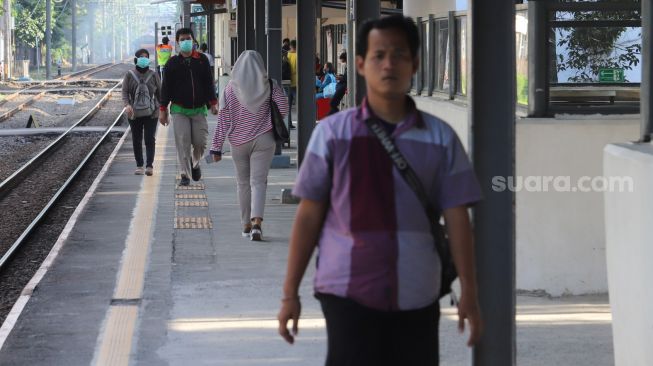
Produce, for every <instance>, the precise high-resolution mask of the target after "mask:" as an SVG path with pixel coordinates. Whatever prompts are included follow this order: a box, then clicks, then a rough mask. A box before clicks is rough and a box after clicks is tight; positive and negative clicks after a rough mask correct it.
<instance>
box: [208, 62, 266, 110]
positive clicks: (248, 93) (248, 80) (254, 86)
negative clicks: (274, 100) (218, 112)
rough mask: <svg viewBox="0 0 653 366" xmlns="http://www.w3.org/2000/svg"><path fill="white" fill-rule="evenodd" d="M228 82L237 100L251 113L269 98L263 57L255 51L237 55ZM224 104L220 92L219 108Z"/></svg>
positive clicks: (223, 98)
mask: <svg viewBox="0 0 653 366" xmlns="http://www.w3.org/2000/svg"><path fill="white" fill-rule="evenodd" d="M230 83H231V88H232V89H233V91H234V93H235V94H236V98H237V99H238V101H239V102H240V103H241V104H242V105H243V106H245V108H247V110H248V111H250V112H251V113H256V112H258V110H259V109H260V108H261V106H262V105H263V103H265V101H266V100H268V99H269V98H270V84H269V83H268V72H267V71H266V70H265V65H264V64H263V57H261V54H260V53H258V52H256V51H252V50H248V51H244V52H243V53H242V54H241V55H240V57H238V60H236V63H235V64H234V68H233V70H232V71H231V81H230ZM225 104H226V99H225V97H224V93H222V95H221V97H220V108H222V107H224V105H225Z"/></svg>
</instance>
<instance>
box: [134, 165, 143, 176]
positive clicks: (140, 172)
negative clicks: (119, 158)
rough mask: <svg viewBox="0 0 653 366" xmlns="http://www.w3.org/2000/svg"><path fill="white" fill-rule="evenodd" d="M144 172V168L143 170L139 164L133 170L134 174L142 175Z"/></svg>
mask: <svg viewBox="0 0 653 366" xmlns="http://www.w3.org/2000/svg"><path fill="white" fill-rule="evenodd" d="M144 173H145V170H143V167H142V166H139V167H137V168H136V170H134V175H143V174H144Z"/></svg>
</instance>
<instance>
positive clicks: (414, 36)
mask: <svg viewBox="0 0 653 366" xmlns="http://www.w3.org/2000/svg"><path fill="white" fill-rule="evenodd" d="M372 29H398V30H400V31H403V33H404V35H405V36H406V42H408V47H409V48H410V54H411V56H413V58H415V57H417V51H418V50H419V31H418V30H417V25H415V22H414V21H413V19H411V18H409V17H405V16H403V15H391V16H389V17H385V18H379V19H370V20H368V21H366V22H365V23H363V25H362V26H361V28H360V30H359V31H358V36H357V37H356V56H361V57H363V58H365V55H366V54H367V47H368V44H367V43H368V38H369V35H370V32H371V31H372Z"/></svg>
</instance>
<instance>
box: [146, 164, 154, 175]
mask: <svg viewBox="0 0 653 366" xmlns="http://www.w3.org/2000/svg"><path fill="white" fill-rule="evenodd" d="M152 174H154V168H152V167H151V166H148V167H147V168H145V175H147V176H150V177H151V176H152Z"/></svg>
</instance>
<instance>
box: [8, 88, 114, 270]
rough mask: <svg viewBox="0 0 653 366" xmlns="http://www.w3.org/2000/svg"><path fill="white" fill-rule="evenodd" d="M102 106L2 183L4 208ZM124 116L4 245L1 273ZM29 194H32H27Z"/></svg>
mask: <svg viewBox="0 0 653 366" xmlns="http://www.w3.org/2000/svg"><path fill="white" fill-rule="evenodd" d="M114 88H115V87H114ZM101 104H102V101H100V102H98V103H97V105H96V106H95V107H94V108H93V109H92V110H90V111H89V112H88V113H87V114H86V115H85V116H84V117H82V118H81V119H80V120H79V121H78V122H77V123H75V124H74V125H73V126H72V127H70V128H69V129H68V130H66V131H65V132H64V133H63V134H61V135H60V136H59V137H58V138H57V139H56V140H54V141H53V142H52V143H50V144H49V145H48V146H47V147H45V148H44V149H43V150H42V151H41V152H40V153H38V154H37V155H36V156H34V157H33V158H32V159H31V160H29V161H28V162H27V163H25V164H24V165H23V166H21V167H20V168H19V169H17V170H16V171H15V172H14V173H13V174H12V175H11V176H9V177H8V178H6V179H5V180H4V181H3V182H2V183H0V204H2V202H3V201H5V200H6V199H8V197H9V196H10V195H13V196H23V194H22V193H21V192H18V193H17V192H16V190H17V189H18V188H19V187H20V186H21V183H23V182H24V181H26V180H27V181H30V180H34V178H30V176H31V175H32V174H33V173H34V172H35V171H37V170H38V169H39V168H41V167H43V166H44V165H48V164H50V163H51V162H50V160H49V159H50V158H53V157H54V156H55V154H56V152H57V150H58V149H60V148H61V147H62V146H63V145H65V144H66V143H67V142H70V141H73V137H72V136H73V134H74V133H75V128H77V127H79V126H82V125H84V123H86V122H87V121H88V120H90V119H91V118H92V116H93V115H94V114H95V113H96V112H97V110H98V109H99V108H100V106H101ZM123 115H124V109H123V110H122V111H121V112H120V114H119V115H118V116H117V117H116V118H115V120H114V121H113V123H111V125H110V126H109V127H107V128H106V129H105V131H104V133H102V136H101V137H100V138H99V139H98V140H97V142H96V143H95V144H94V145H93V147H92V148H91V149H90V151H88V152H87V153H86V155H85V156H84V158H83V159H82V160H81V162H80V163H79V164H78V165H77V166H76V168H75V169H74V171H73V172H72V173H71V174H70V175H69V176H68V177H67V178H66V179H65V181H64V182H63V184H61V186H59V188H58V189H57V190H56V192H55V193H54V195H52V196H51V197H50V198H49V199H48V201H47V203H46V204H45V206H44V207H42V208H41V209H40V211H39V212H38V214H36V216H35V217H34V218H33V220H32V221H31V222H29V223H25V224H24V227H25V229H24V230H23V231H22V233H21V234H20V235H19V236H18V238H17V239H15V240H14V241H13V243H11V245H7V244H8V242H5V243H3V245H0V248H5V249H4V250H3V251H0V255H1V256H2V257H1V258H0V271H2V270H3V269H4V268H5V267H6V266H7V264H8V263H9V262H10V259H11V258H12V256H14V255H15V254H16V253H17V252H18V251H19V250H20V248H21V247H22V246H23V245H24V243H25V242H26V241H27V239H28V238H29V236H30V234H31V233H32V232H34V230H35V229H36V228H37V227H38V226H39V224H40V223H41V222H42V220H43V219H44V217H45V216H46V215H47V214H48V212H50V211H51V210H52V209H53V208H54V207H55V205H56V202H57V201H58V200H59V199H60V198H61V197H62V195H63V194H64V192H65V191H66V189H67V188H68V187H69V186H70V185H71V184H72V183H73V181H74V180H75V179H76V177H77V176H78V175H79V174H80V172H81V171H82V170H83V169H84V167H85V166H86V164H87V163H88V162H89V161H90V160H91V159H92V157H93V155H94V154H95V153H96V151H97V150H98V149H99V148H100V146H101V145H102V144H103V143H104V142H105V141H106V140H107V138H108V136H110V134H111V132H112V130H113V129H114V127H116V125H118V124H119V123H120V122H121V121H122V119H123ZM69 146H70V145H69ZM74 153H76V154H78V156H81V155H79V154H83V153H84V152H80V151H76V150H75V151H74ZM51 191H53V189H52V188H50V189H48V190H47V192H31V193H33V194H49V193H50V192H51ZM26 193H27V194H29V193H30V192H26ZM47 198H48V197H46V199H47ZM38 209H39V207H36V208H34V207H32V208H31V211H33V212H36V211H37V210H38ZM6 224H7V223H3V225H6Z"/></svg>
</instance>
